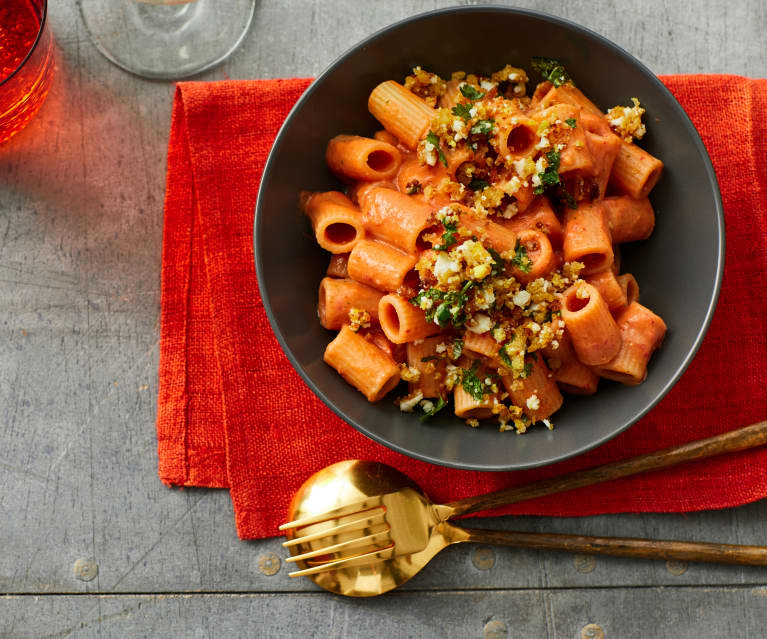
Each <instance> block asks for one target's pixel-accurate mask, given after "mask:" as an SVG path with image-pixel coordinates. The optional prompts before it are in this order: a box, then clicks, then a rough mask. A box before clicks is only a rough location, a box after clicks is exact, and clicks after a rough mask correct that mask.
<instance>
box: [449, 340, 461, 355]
mask: <svg viewBox="0 0 767 639" xmlns="http://www.w3.org/2000/svg"><path fill="white" fill-rule="evenodd" d="M450 348H451V349H452V351H453V353H452V355H453V356H452V357H451V359H458V358H459V357H460V356H461V353H463V340H462V339H454V340H453V343H452V344H451V345H450Z"/></svg>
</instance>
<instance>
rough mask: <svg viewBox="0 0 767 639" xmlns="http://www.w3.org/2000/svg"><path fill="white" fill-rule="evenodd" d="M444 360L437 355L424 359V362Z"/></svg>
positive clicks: (422, 359)
mask: <svg viewBox="0 0 767 639" xmlns="http://www.w3.org/2000/svg"><path fill="white" fill-rule="evenodd" d="M437 359H442V358H441V357H437V356H436V355H429V356H428V357H422V358H421V361H422V362H433V361H434V360H437Z"/></svg>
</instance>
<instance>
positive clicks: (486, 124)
mask: <svg viewBox="0 0 767 639" xmlns="http://www.w3.org/2000/svg"><path fill="white" fill-rule="evenodd" d="M494 128H495V120H493V119H490V120H479V121H478V122H477V123H476V124H475V125H474V126H473V127H471V129H469V133H471V134H472V135H490V134H491V133H492V132H493V129H494Z"/></svg>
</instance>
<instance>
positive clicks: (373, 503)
mask: <svg viewBox="0 0 767 639" xmlns="http://www.w3.org/2000/svg"><path fill="white" fill-rule="evenodd" d="M383 497H384V496H383V495H376V496H374V497H366V498H365V499H363V500H362V501H358V502H355V503H353V504H347V505H345V506H339V507H338V508H333V509H332V510H328V511H327V512H324V513H319V514H317V515H309V516H308V517H303V518H302V519H296V520H295V521H289V522H288V523H286V524H282V525H281V526H280V528H279V529H280V530H288V529H289V528H301V527H303V526H308V525H309V524H318V523H320V522H321V521H327V520H328V519H336V518H338V517H343V516H344V515H353V514H354V513H357V512H361V511H364V510H370V509H371V508H376V507H378V506H381V505H382V499H383Z"/></svg>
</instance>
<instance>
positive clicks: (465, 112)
mask: <svg viewBox="0 0 767 639" xmlns="http://www.w3.org/2000/svg"><path fill="white" fill-rule="evenodd" d="M452 113H453V115H457V116H458V117H459V118H462V119H463V120H464V121H465V122H468V121H469V120H471V105H469V104H456V105H455V106H454V107H453V109H452Z"/></svg>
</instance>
